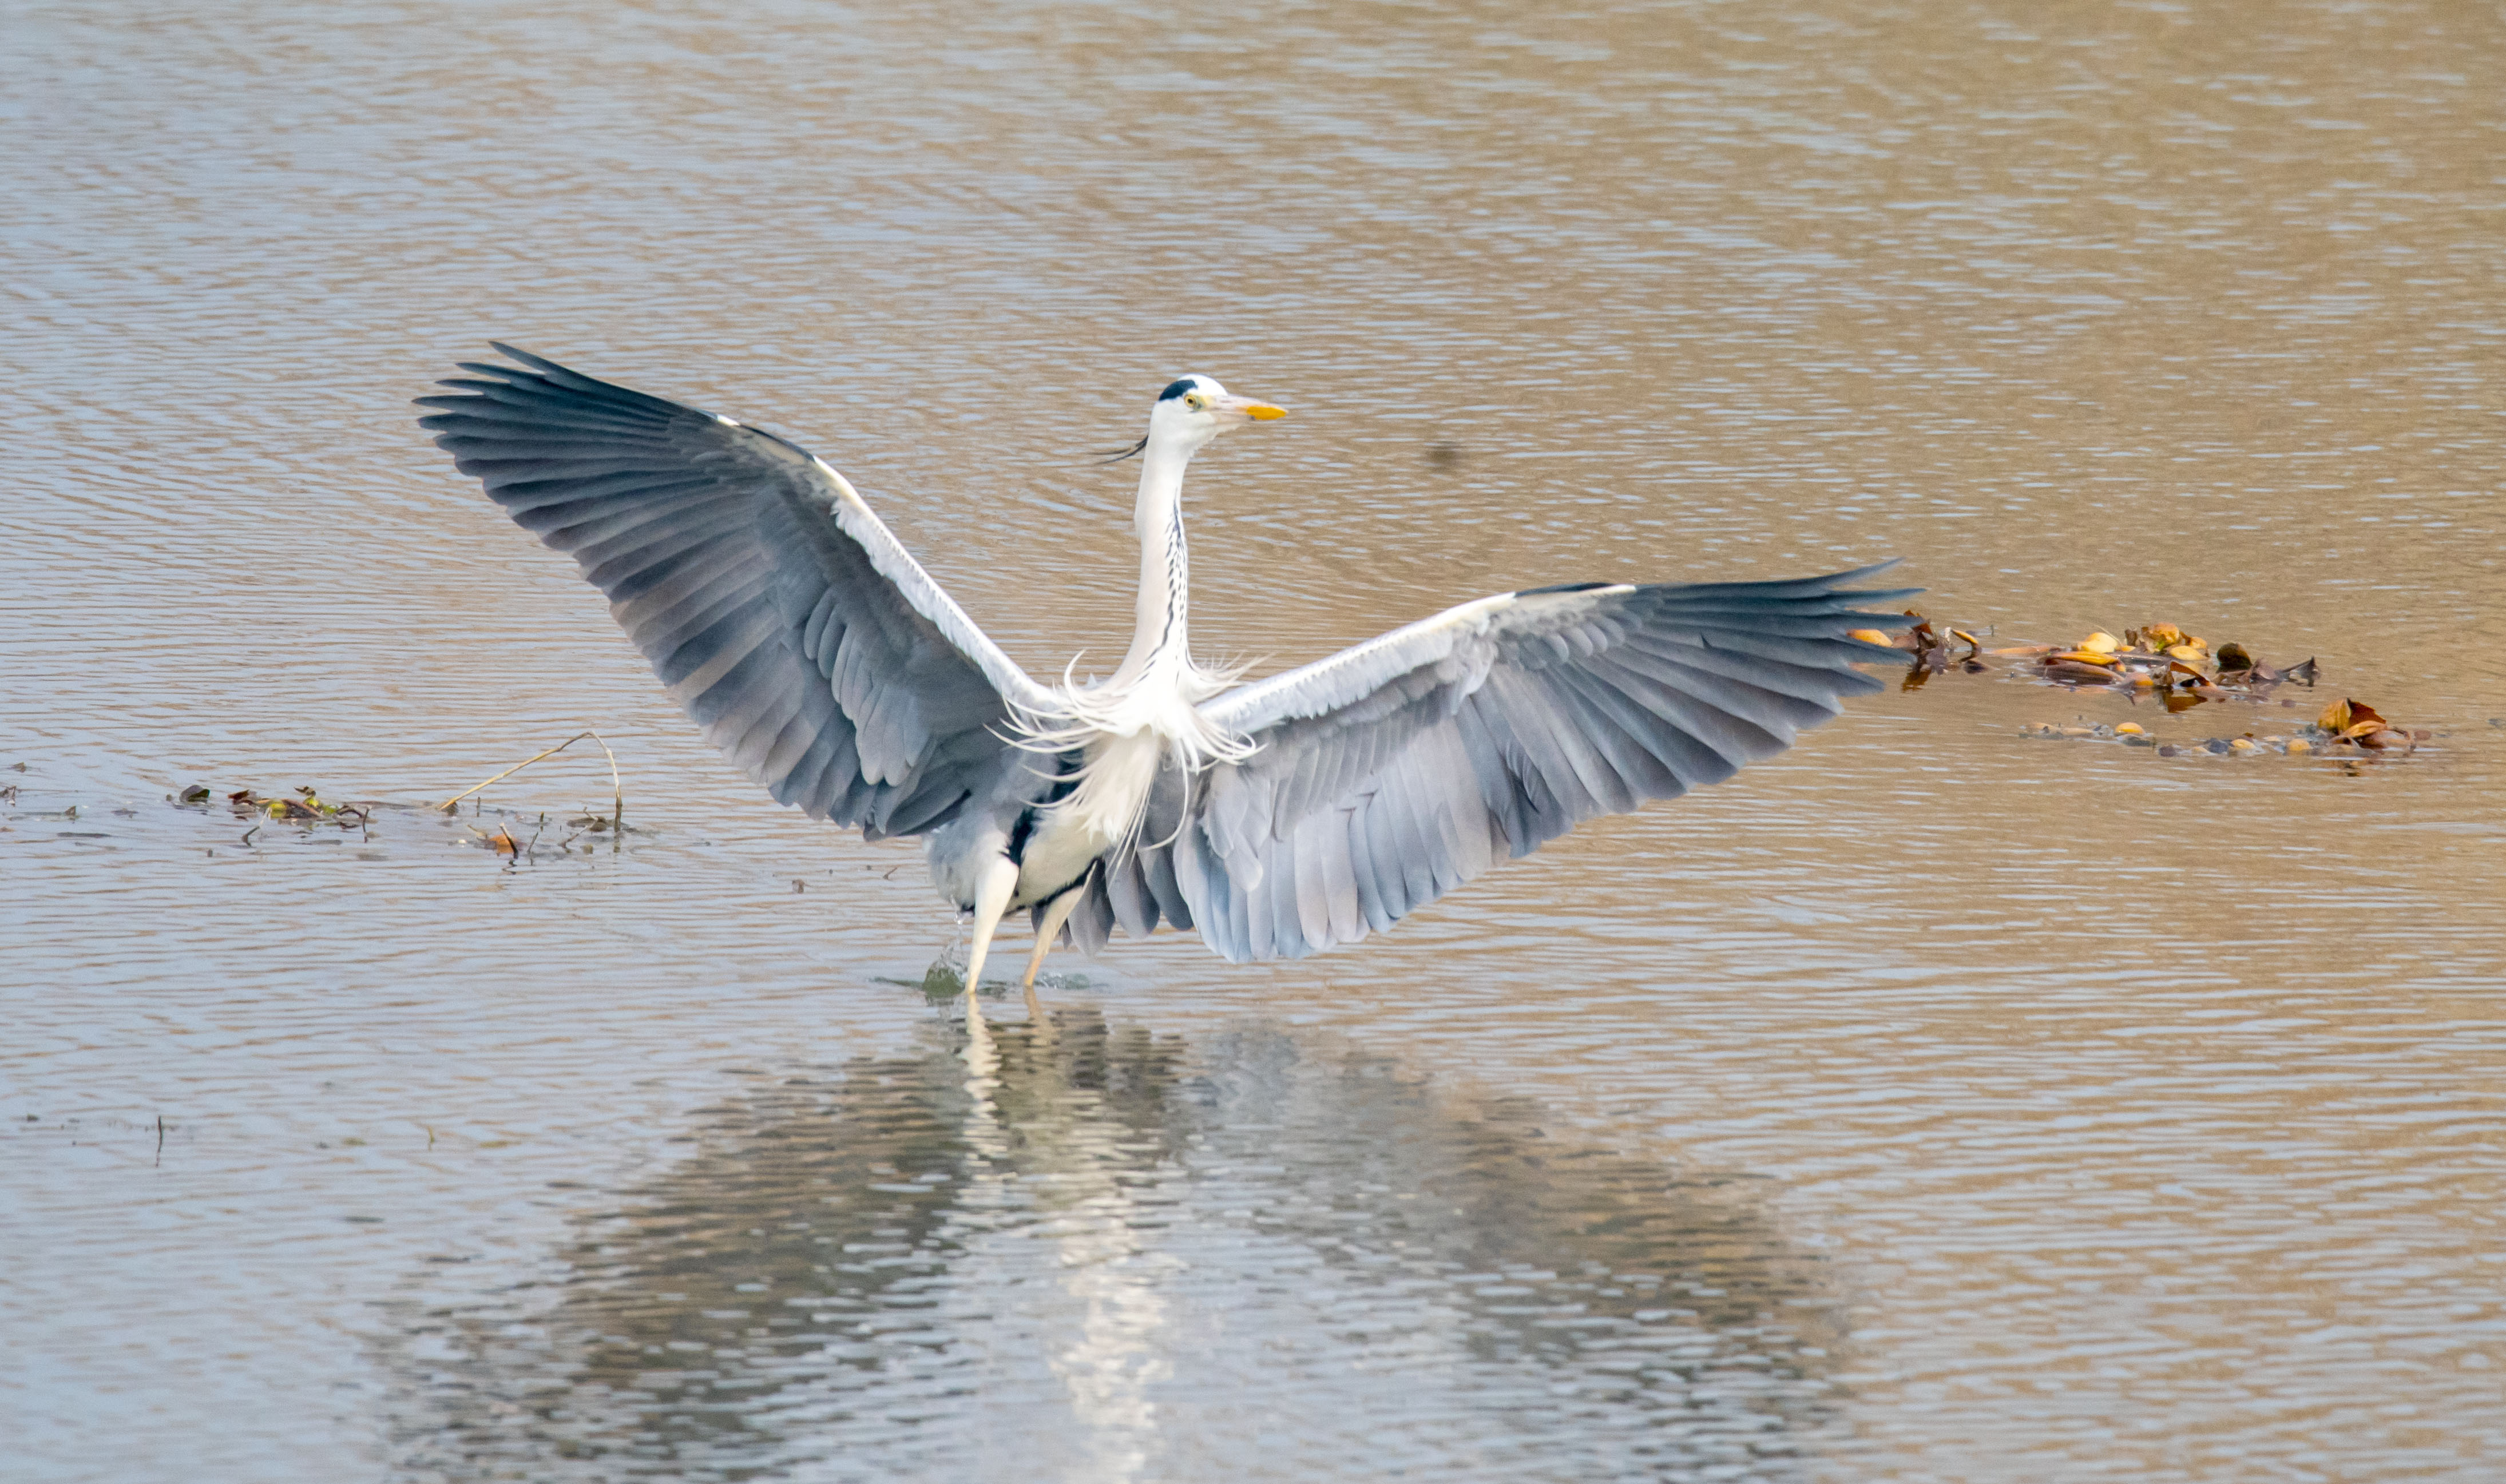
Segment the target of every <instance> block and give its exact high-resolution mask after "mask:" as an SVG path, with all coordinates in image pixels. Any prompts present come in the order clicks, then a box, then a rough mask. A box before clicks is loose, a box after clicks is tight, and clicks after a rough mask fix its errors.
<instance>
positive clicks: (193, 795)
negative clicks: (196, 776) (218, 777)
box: [183, 783, 209, 804]
mask: <svg viewBox="0 0 2506 1484" xmlns="http://www.w3.org/2000/svg"><path fill="white" fill-rule="evenodd" d="M208 796H209V791H208V788H207V786H206V785H204V784H197V783H196V784H194V785H192V786H191V787H190V788H188V789H185V790H184V791H183V802H185V803H187V804H197V803H198V802H200V801H201V800H202V799H205V798H207V797H208Z"/></svg>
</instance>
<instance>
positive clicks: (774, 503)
mask: <svg viewBox="0 0 2506 1484" xmlns="http://www.w3.org/2000/svg"><path fill="white" fill-rule="evenodd" d="M496 349H497V350H498V351H500V352H502V353H503V354H505V355H506V356H508V357H511V358H512V359H513V360H515V361H517V362H519V363H520V364H519V368H517V367H512V366H496V365H479V364H473V363H469V362H464V363H462V366H461V369H462V370H463V371H470V372H472V373H473V376H472V377H468V378H461V379H455V380H449V381H446V382H443V383H441V384H442V385H444V386H446V387H449V388H451V389H452V391H453V395H451V396H442V397H422V398H419V399H418V405H419V406H427V407H433V408H437V409H438V410H436V411H434V412H432V413H431V414H429V415H427V416H424V417H421V418H419V419H418V422H419V424H420V426H422V427H425V428H427V429H429V430H431V431H432V432H433V433H434V434H435V441H436V442H438V443H440V444H442V445H443V446H444V447H445V448H446V449H447V450H448V451H449V452H450V453H451V455H452V459H453V462H454V463H455V464H457V465H458V466H460V469H461V472H462V473H464V474H470V475H476V476H478V477H479V479H480V481H481V482H482V483H483V484H484V485H485V486H486V490H487V494H488V496H489V498H491V499H493V500H494V501H495V502H496V503H497V504H498V505H501V506H503V507H504V508H505V512H506V513H508V514H510V515H512V516H513V517H514V520H515V522H516V523H517V524H519V525H520V526H521V527H522V528H523V529H524V530H526V531H529V532H531V533H532V534H534V535H536V536H538V537H539V539H540V540H541V541H542V542H544V543H546V544H547V545H549V546H550V547H553V548H555V549H557V550H559V551H563V552H565V553H567V554H568V555H570V556H572V557H573V558H574V559H575V562H576V563H577V564H578V565H579V566H581V567H582V569H583V575H584V577H585V578H586V579H587V580H589V581H590V582H591V584H592V585H593V586H595V587H598V588H599V589H600V590H601V591H602V592H604V593H606V594H608V596H609V613H610V616H611V617H612V618H616V619H617V620H618V624H619V626H620V627H621V628H624V629H625V630H626V631H627V637H628V638H630V639H632V640H634V641H635V647H636V648H637V649H639V650H642V651H643V652H644V657H645V658H646V659H649V660H651V661H652V663H653V672H654V673H655V674H656V675H659V676H660V677H661V678H662V684H663V685H664V686H667V687H668V688H669V689H670V693H671V695H672V696H674V697H675V698H676V699H677V700H678V702H679V704H680V705H681V706H682V707H684V708H686V710H687V713H688V715H690V716H692V717H694V718H695V719H696V721H697V723H698V725H700V726H702V727H703V728H704V734H705V737H706V739H707V740H708V741H710V742H712V743H713V744H714V746H716V747H719V748H721V749H722V750H723V752H724V753H726V754H728V755H729V756H730V758H731V760H733V761H734V762H735V763H737V764H738V765H739V766H740V767H742V768H744V769H745V770H746V771H747V772H748V774H749V776H750V777H752V778H755V779H756V780H757V781H758V782H759V783H762V784H764V785H765V786H766V788H767V790H768V792H770V793H771V794H772V795H774V798H775V800H776V801H777V802H780V803H787V804H793V805H797V806H798V807H800V808H802V809H806V810H807V811H808V812H809V813H810V814H811V815H813V816H816V817H819V818H823V819H831V820H834V821H835V822H836V823H838V824H841V825H859V826H861V827H862V828H863V830H864V831H865V832H866V833H868V834H870V835H872V836H873V837H877V836H879V835H883V834H913V833H916V832H918V831H921V830H928V829H931V828H933V827H934V826H936V825H940V824H943V823H945V822H947V821H948V820H949V818H950V817H951V816H952V815H953V814H954V813H955V812H956V810H957V808H958V806H959V804H961V803H962V802H963V801H964V800H965V798H966V796H967V795H968V793H969V791H970V790H972V789H974V788H976V787H978V786H979V785H980V783H981V781H982V780H983V779H984V777H985V776H986V774H987V773H988V772H989V771H990V770H991V769H993V768H994V767H996V766H997V764H998V762H999V760H1000V755H1001V753H1002V752H1003V750H1004V749H1005V748H1007V747H1008V746H1010V744H1009V743H1008V742H1007V741H1005V740H1004V738H1005V737H1006V736H1008V735H1009V734H1010V728H1009V727H1008V726H1007V725H1006V724H1005V722H1006V718H1007V715H1008V708H1009V707H1010V706H1011V705H1018V706H1022V707H1028V708H1032V707H1034V706H1035V705H1036V704H1038V703H1039V702H1041V701H1043V700H1044V699H1045V695H1044V692H1043V691H1042V689H1040V688H1039V687H1037V686H1036V684H1035V683H1034V682H1033V681H1032V680H1029V679H1028V678H1027V676H1026V674H1025V672H1023V671H1021V670H1020V668H1019V667H1018V665H1017V664H1016V663H1014V662H1013V661H1012V660H1011V659H1010V657H1009V656H1008V655H1007V654H1003V653H1002V652H1001V649H1000V647H999V646H998V645H996V644H994V643H992V641H991V640H990V639H989V638H987V637H985V634H984V632H983V630H981V629H979V628H977V627H976V626H975V624H974V622H973V620H972V619H970V618H967V617H966V615H965V612H964V611H963V610H961V609H960V608H958V607H957V605H956V603H955V602H953V601H952V600H951V599H950V598H949V594H948V593H946V592H944V591H942V590H941V588H940V585H939V584H938V583H934V582H933V581H932V580H931V576H930V574H928V573H926V572H924V571H923V570H922V568H921V566H920V565H919V564H917V563H916V562H915V561H914V560H913V557H912V556H910V555H908V554H907V553H906V550H905V548H903V547H902V546H900V545H898V543H897V540H896V537H895V536H894V535H893V534H891V533H890V532H889V531H888V529H887V527H886V526H885V525H883V524H881V523H880V521H879V518H878V517H877V515H875V514H873V513H871V510H870V507H869V506H867V505H865V504H863V503H862V498H861V496H860V495H858V494H856V493H854V491H853V487H852V485H851V484H849V483H847V482H846V481H845V479H844V477H843V476H841V475H840V474H838V473H836V472H835V471H834V470H833V469H830V468H828V467H827V465H826V464H825V463H824V462H823V461H821V460H819V459H817V458H815V457H812V456H811V455H810V454H809V453H808V452H806V450H804V449H801V448H798V447H795V446H793V445H792V444H791V443H788V442H784V441H783V440H781V439H779V438H776V437H774V436H773V435H771V434H769V433H763V432H760V431H758V430H757V429H755V428H749V427H743V426H742V425H740V424H738V423H735V422H734V421H732V420H731V419H730V418H727V417H720V416H717V415H715V414H714V413H711V412H703V411H699V410H698V409H697V408H695V407H689V406H680V405H679V404H677V403H674V402H666V401H663V400H662V398H659V397H650V396H646V395H645V394H644V393H642V392H636V391H629V390H628V389H627V388H626V387H623V386H613V385H611V384H610V383H608V382H605V381H597V380H594V379H593V378H591V377H590V376H586V375H583V374H581V373H580V372H577V371H568V370H566V369H565V368H564V367H562V366H559V365H557V364H556V363H555V362H554V361H548V360H544V359H542V358H540V357H538V356H534V355H529V354H526V353H524V352H522V351H519V350H516V349H514V348H512V347H511V346H507V345H498V346H497V347H496Z"/></svg>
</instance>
